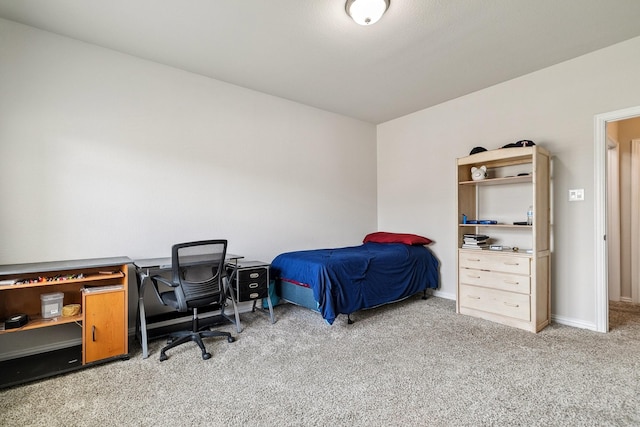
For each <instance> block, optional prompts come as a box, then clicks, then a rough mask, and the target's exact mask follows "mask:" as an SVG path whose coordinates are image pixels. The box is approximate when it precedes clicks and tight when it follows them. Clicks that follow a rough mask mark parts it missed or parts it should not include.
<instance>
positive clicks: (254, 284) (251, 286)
mask: <svg viewBox="0 0 640 427" xmlns="http://www.w3.org/2000/svg"><path fill="white" fill-rule="evenodd" d="M258 286H260V284H258V283H249V289H255V288H257V287H258Z"/></svg>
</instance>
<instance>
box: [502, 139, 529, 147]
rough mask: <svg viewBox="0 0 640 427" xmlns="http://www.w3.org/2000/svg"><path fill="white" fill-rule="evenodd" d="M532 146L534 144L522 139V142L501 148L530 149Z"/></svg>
mask: <svg viewBox="0 0 640 427" xmlns="http://www.w3.org/2000/svg"><path fill="white" fill-rule="evenodd" d="M532 145H536V144H535V142H533V141H530V140H528V139H523V140H522V141H518V142H512V143H511V144H507V145H504V146H503V147H502V148H513V147H531V146H532Z"/></svg>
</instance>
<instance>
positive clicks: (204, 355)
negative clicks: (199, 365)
mask: <svg viewBox="0 0 640 427" xmlns="http://www.w3.org/2000/svg"><path fill="white" fill-rule="evenodd" d="M209 359H211V353H202V360H209Z"/></svg>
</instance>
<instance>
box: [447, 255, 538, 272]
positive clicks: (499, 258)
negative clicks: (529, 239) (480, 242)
mask: <svg viewBox="0 0 640 427" xmlns="http://www.w3.org/2000/svg"><path fill="white" fill-rule="evenodd" d="M478 252H481V251H478ZM458 260H459V266H460V267H465V268H476V269H479V270H490V271H500V272H503V273H514V274H524V275H529V274H530V273H531V269H530V267H529V266H530V264H531V258H530V257H523V256H511V255H503V254H499V253H490V252H485V251H482V253H474V252H472V251H466V252H462V251H461V252H460V253H459V256H458Z"/></svg>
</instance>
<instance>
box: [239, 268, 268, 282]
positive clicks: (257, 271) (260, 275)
mask: <svg viewBox="0 0 640 427" xmlns="http://www.w3.org/2000/svg"><path fill="white" fill-rule="evenodd" d="M268 272H269V271H268V269H266V268H252V269H244V270H241V269H239V270H238V273H237V274H238V277H237V279H238V284H240V285H248V284H249V283H259V284H261V285H264V284H266V283H267V273H268Z"/></svg>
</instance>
